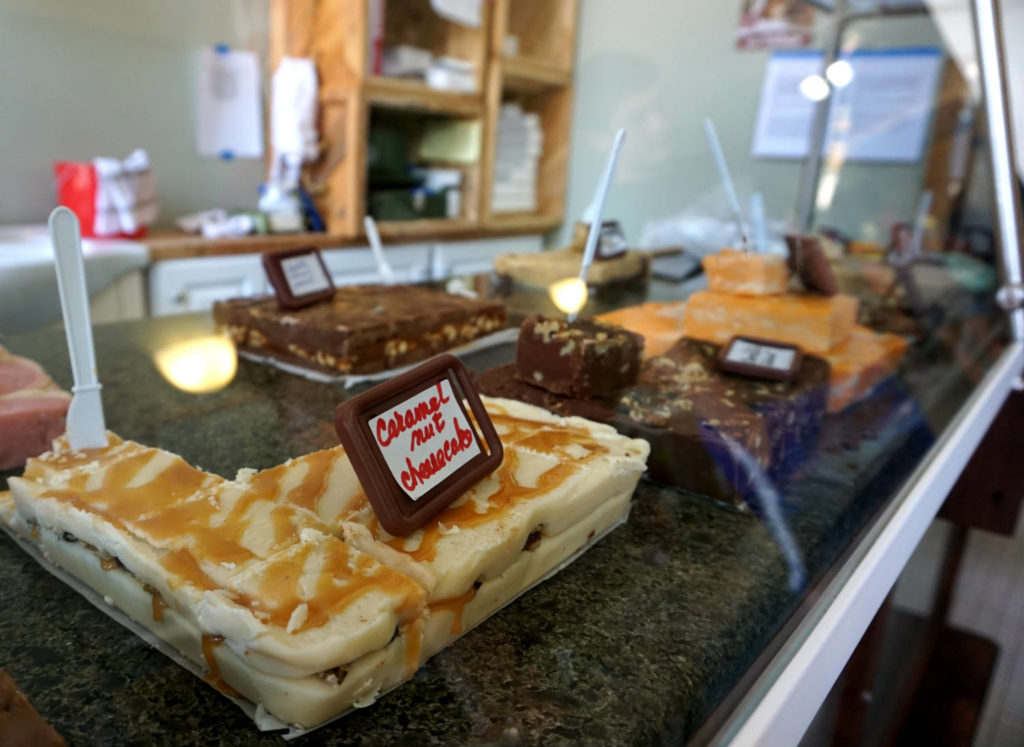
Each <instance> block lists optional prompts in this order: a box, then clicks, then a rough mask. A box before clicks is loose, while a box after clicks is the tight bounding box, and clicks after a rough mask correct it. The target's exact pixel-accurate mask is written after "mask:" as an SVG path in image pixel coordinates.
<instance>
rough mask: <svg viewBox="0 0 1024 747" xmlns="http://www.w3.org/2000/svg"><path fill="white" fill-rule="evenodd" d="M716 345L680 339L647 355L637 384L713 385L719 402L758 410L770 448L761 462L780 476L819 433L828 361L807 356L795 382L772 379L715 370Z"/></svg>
mask: <svg viewBox="0 0 1024 747" xmlns="http://www.w3.org/2000/svg"><path fill="white" fill-rule="evenodd" d="M719 350H720V346H719V345H715V344H714V343H710V342H703V341H700V340H694V339H691V338H683V339H682V340H680V341H679V342H677V343H676V344H675V345H674V346H673V347H671V348H669V349H668V350H667V351H665V353H664V354H663V355H660V356H657V357H655V358H651V359H650V360H648V361H647V362H646V364H645V365H644V368H643V370H642V371H641V373H640V377H639V379H638V381H637V384H638V386H639V387H649V388H654V389H655V390H657V391H659V392H661V393H662V396H666V395H668V394H671V393H674V392H680V393H683V392H687V391H688V390H691V389H692V388H693V387H694V386H697V387H698V388H699V387H714V389H715V391H716V392H717V394H716V396H715V399H716V401H717V402H719V403H720V404H723V405H725V406H726V407H727V408H729V409H733V408H732V407H731V406H732V405H742V406H743V407H744V408H746V409H748V410H750V411H751V412H753V413H754V414H756V416H757V418H758V420H759V421H760V423H761V424H762V427H763V433H764V438H765V439H766V441H767V446H768V449H769V451H768V454H767V458H766V460H765V462H764V463H763V465H762V466H763V467H764V468H765V470H766V471H767V473H768V474H769V475H770V476H772V477H774V478H782V477H784V476H785V475H786V474H788V473H789V471H791V469H792V468H793V467H794V466H795V465H796V464H798V463H799V462H801V461H803V459H804V458H805V457H806V455H807V452H808V451H809V450H810V449H811V448H813V446H814V444H815V442H816V439H817V437H818V433H819V431H820V428H821V421H822V418H823V417H824V415H825V406H826V403H827V400H828V380H829V365H828V363H827V362H826V361H824V360H822V359H821V358H818V357H816V356H812V355H805V356H804V358H803V362H802V363H801V365H800V370H799V371H798V372H797V375H796V378H795V379H794V380H793V381H791V382H785V381H771V380H768V379H756V378H748V377H746V376H740V375H737V374H731V373H726V372H723V371H719V370H718V366H717V358H718V354H719ZM706 396H707V395H705V397H706ZM699 407H700V408H701V409H705V410H707V409H709V408H710V405H709V404H708V403H707V402H706V400H705V401H702V402H701V404H700V405H699ZM696 414H697V416H698V417H700V418H701V419H702V420H704V421H705V422H707V423H709V424H711V425H714V423H713V422H712V420H719V421H722V422H724V421H723V418H722V416H721V415H710V416H709V417H705V416H704V414H702V413H700V412H697V413H696Z"/></svg>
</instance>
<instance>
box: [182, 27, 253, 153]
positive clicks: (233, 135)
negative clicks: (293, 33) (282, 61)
mask: <svg viewBox="0 0 1024 747" xmlns="http://www.w3.org/2000/svg"><path fill="white" fill-rule="evenodd" d="M196 149H197V150H198V151H199V155H201V156H204V157H208V158H263V108H262V106H261V104H260V69H259V59H258V58H257V56H256V53H255V52H249V51H247V50H235V49H228V48H227V47H223V46H218V47H215V48H210V49H204V50H203V51H202V54H201V57H200V63H199V94H198V101H197V103H196Z"/></svg>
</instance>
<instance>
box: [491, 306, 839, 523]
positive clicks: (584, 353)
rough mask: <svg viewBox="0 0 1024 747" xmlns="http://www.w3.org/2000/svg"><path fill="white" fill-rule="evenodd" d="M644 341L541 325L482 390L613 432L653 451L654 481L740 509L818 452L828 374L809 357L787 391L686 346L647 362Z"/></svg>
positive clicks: (586, 326) (709, 347) (587, 326)
mask: <svg viewBox="0 0 1024 747" xmlns="http://www.w3.org/2000/svg"><path fill="white" fill-rule="evenodd" d="M642 350H643V339H642V337H641V336H639V335H637V334H636V333H633V332H630V331H627V330H625V329H622V328H620V327H614V326H612V325H607V324H602V323H598V322H594V321H590V320H581V321H577V322H574V323H569V322H565V321H561V320H555V319H545V318H543V317H534V318H531V319H528V320H527V321H526V322H525V323H524V324H523V326H522V328H521V330H520V336H519V343H518V346H517V351H516V363H515V364H512V365H507V366H501V367H498V368H494V369H491V370H489V371H486V372H484V373H483V374H481V375H480V376H479V378H478V385H479V387H480V390H481V391H482V392H484V393H485V394H489V395H492V396H500V397H507V398H510V399H518V400H520V401H524V402H528V403H530V404H535V405H538V406H541V407H544V408H546V409H548V410H550V411H552V412H555V413H558V414H563V415H581V416H584V417H587V418H590V419H592V420H598V421H601V422H605V423H609V424H611V425H613V426H614V427H615V428H616V429H617V430H619V431H620V432H621V433H623V434H626V435H629V436H633V437H638V438H643V439H645V440H647V441H648V442H649V443H650V444H651V455H650V457H649V459H648V463H647V474H648V477H649V478H650V479H652V480H655V481H657V482H663V483H667V484H670V485H674V486H676V487H679V488H683V489H685V490H691V491H694V492H698V493H701V494H704V495H707V496H710V497H712V498H715V499H718V500H723V501H728V502H731V503H737V504H742V503H744V502H745V500H746V499H747V498H748V497H749V496H750V495H751V491H752V489H753V488H752V482H753V480H754V479H755V478H756V474H757V473H758V472H760V473H765V474H767V475H768V476H769V477H772V478H781V477H782V476H784V473H785V472H787V471H788V470H789V469H790V468H791V467H792V466H793V465H794V464H795V463H797V462H798V461H799V460H800V458H801V457H802V456H803V455H804V453H805V452H806V450H807V449H808V448H810V446H811V445H812V444H813V442H814V437H815V436H816V435H817V431H818V427H819V424H820V421H821V417H822V414H823V412H824V407H825V398H826V393H827V382H828V365H827V364H826V363H825V362H824V361H822V360H821V359H819V358H815V357H813V356H805V357H804V360H803V364H802V365H801V367H800V369H799V371H798V373H797V376H796V379H795V380H794V381H792V382H779V381H764V380H758V379H748V378H745V377H742V376H738V375H735V374H729V373H725V372H722V371H719V370H718V367H717V364H716V359H717V356H718V352H719V347H718V346H717V345H714V344H711V343H706V342H700V341H697V340H690V339H682V340H679V341H678V342H677V343H676V344H675V345H674V346H672V347H671V348H669V349H668V350H667V351H665V352H664V353H663V354H661V355H656V356H652V357H650V358H648V359H647V360H646V361H644V362H643V363H642V364H641V362H640V361H641V359H642Z"/></svg>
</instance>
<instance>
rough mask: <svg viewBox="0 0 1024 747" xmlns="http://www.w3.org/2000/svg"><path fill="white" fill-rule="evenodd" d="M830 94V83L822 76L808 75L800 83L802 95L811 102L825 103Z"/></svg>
mask: <svg viewBox="0 0 1024 747" xmlns="http://www.w3.org/2000/svg"><path fill="white" fill-rule="evenodd" d="M828 92H829V87H828V83H827V82H826V81H825V79H824V78H822V77H821V76H820V75H808V76H807V77H806V78H804V79H803V80H802V81H800V93H802V94H803V95H804V97H805V98H808V99H810V100H811V101H824V100H825V99H827V98H828Z"/></svg>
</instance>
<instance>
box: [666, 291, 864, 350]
mask: <svg viewBox="0 0 1024 747" xmlns="http://www.w3.org/2000/svg"><path fill="white" fill-rule="evenodd" d="M857 307H858V302H857V299H855V298H853V297H852V296H846V295H843V294H842V293H839V294H836V295H834V296H812V295H806V296H793V295H789V296H763V297H761V298H747V297H744V296H729V295H726V294H724V293H715V292H714V291H698V292H696V293H694V294H693V295H692V296H690V299H689V301H688V302H687V305H686V318H685V319H684V320H683V332H684V333H685V334H686V336H687V337H695V338H697V339H698V340H707V341H708V342H715V343H718V344H720V345H721V344H724V343H726V342H728V341H729V340H730V339H731V338H732V337H734V336H735V335H746V336H748V337H761V338H763V339H766V340H774V341H776V342H787V343H789V344H791V345H798V346H800V348H801V349H802V350H803V351H804V352H806V353H814V354H817V355H821V354H824V353H827V352H829V351H830V350H832V349H833V348H834V347H835V346H836V345H839V344H840V343H842V342H844V341H845V340H846V339H847V338H848V337H849V336H850V331H851V330H852V329H853V325H854V324H855V322H856V319H857Z"/></svg>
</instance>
